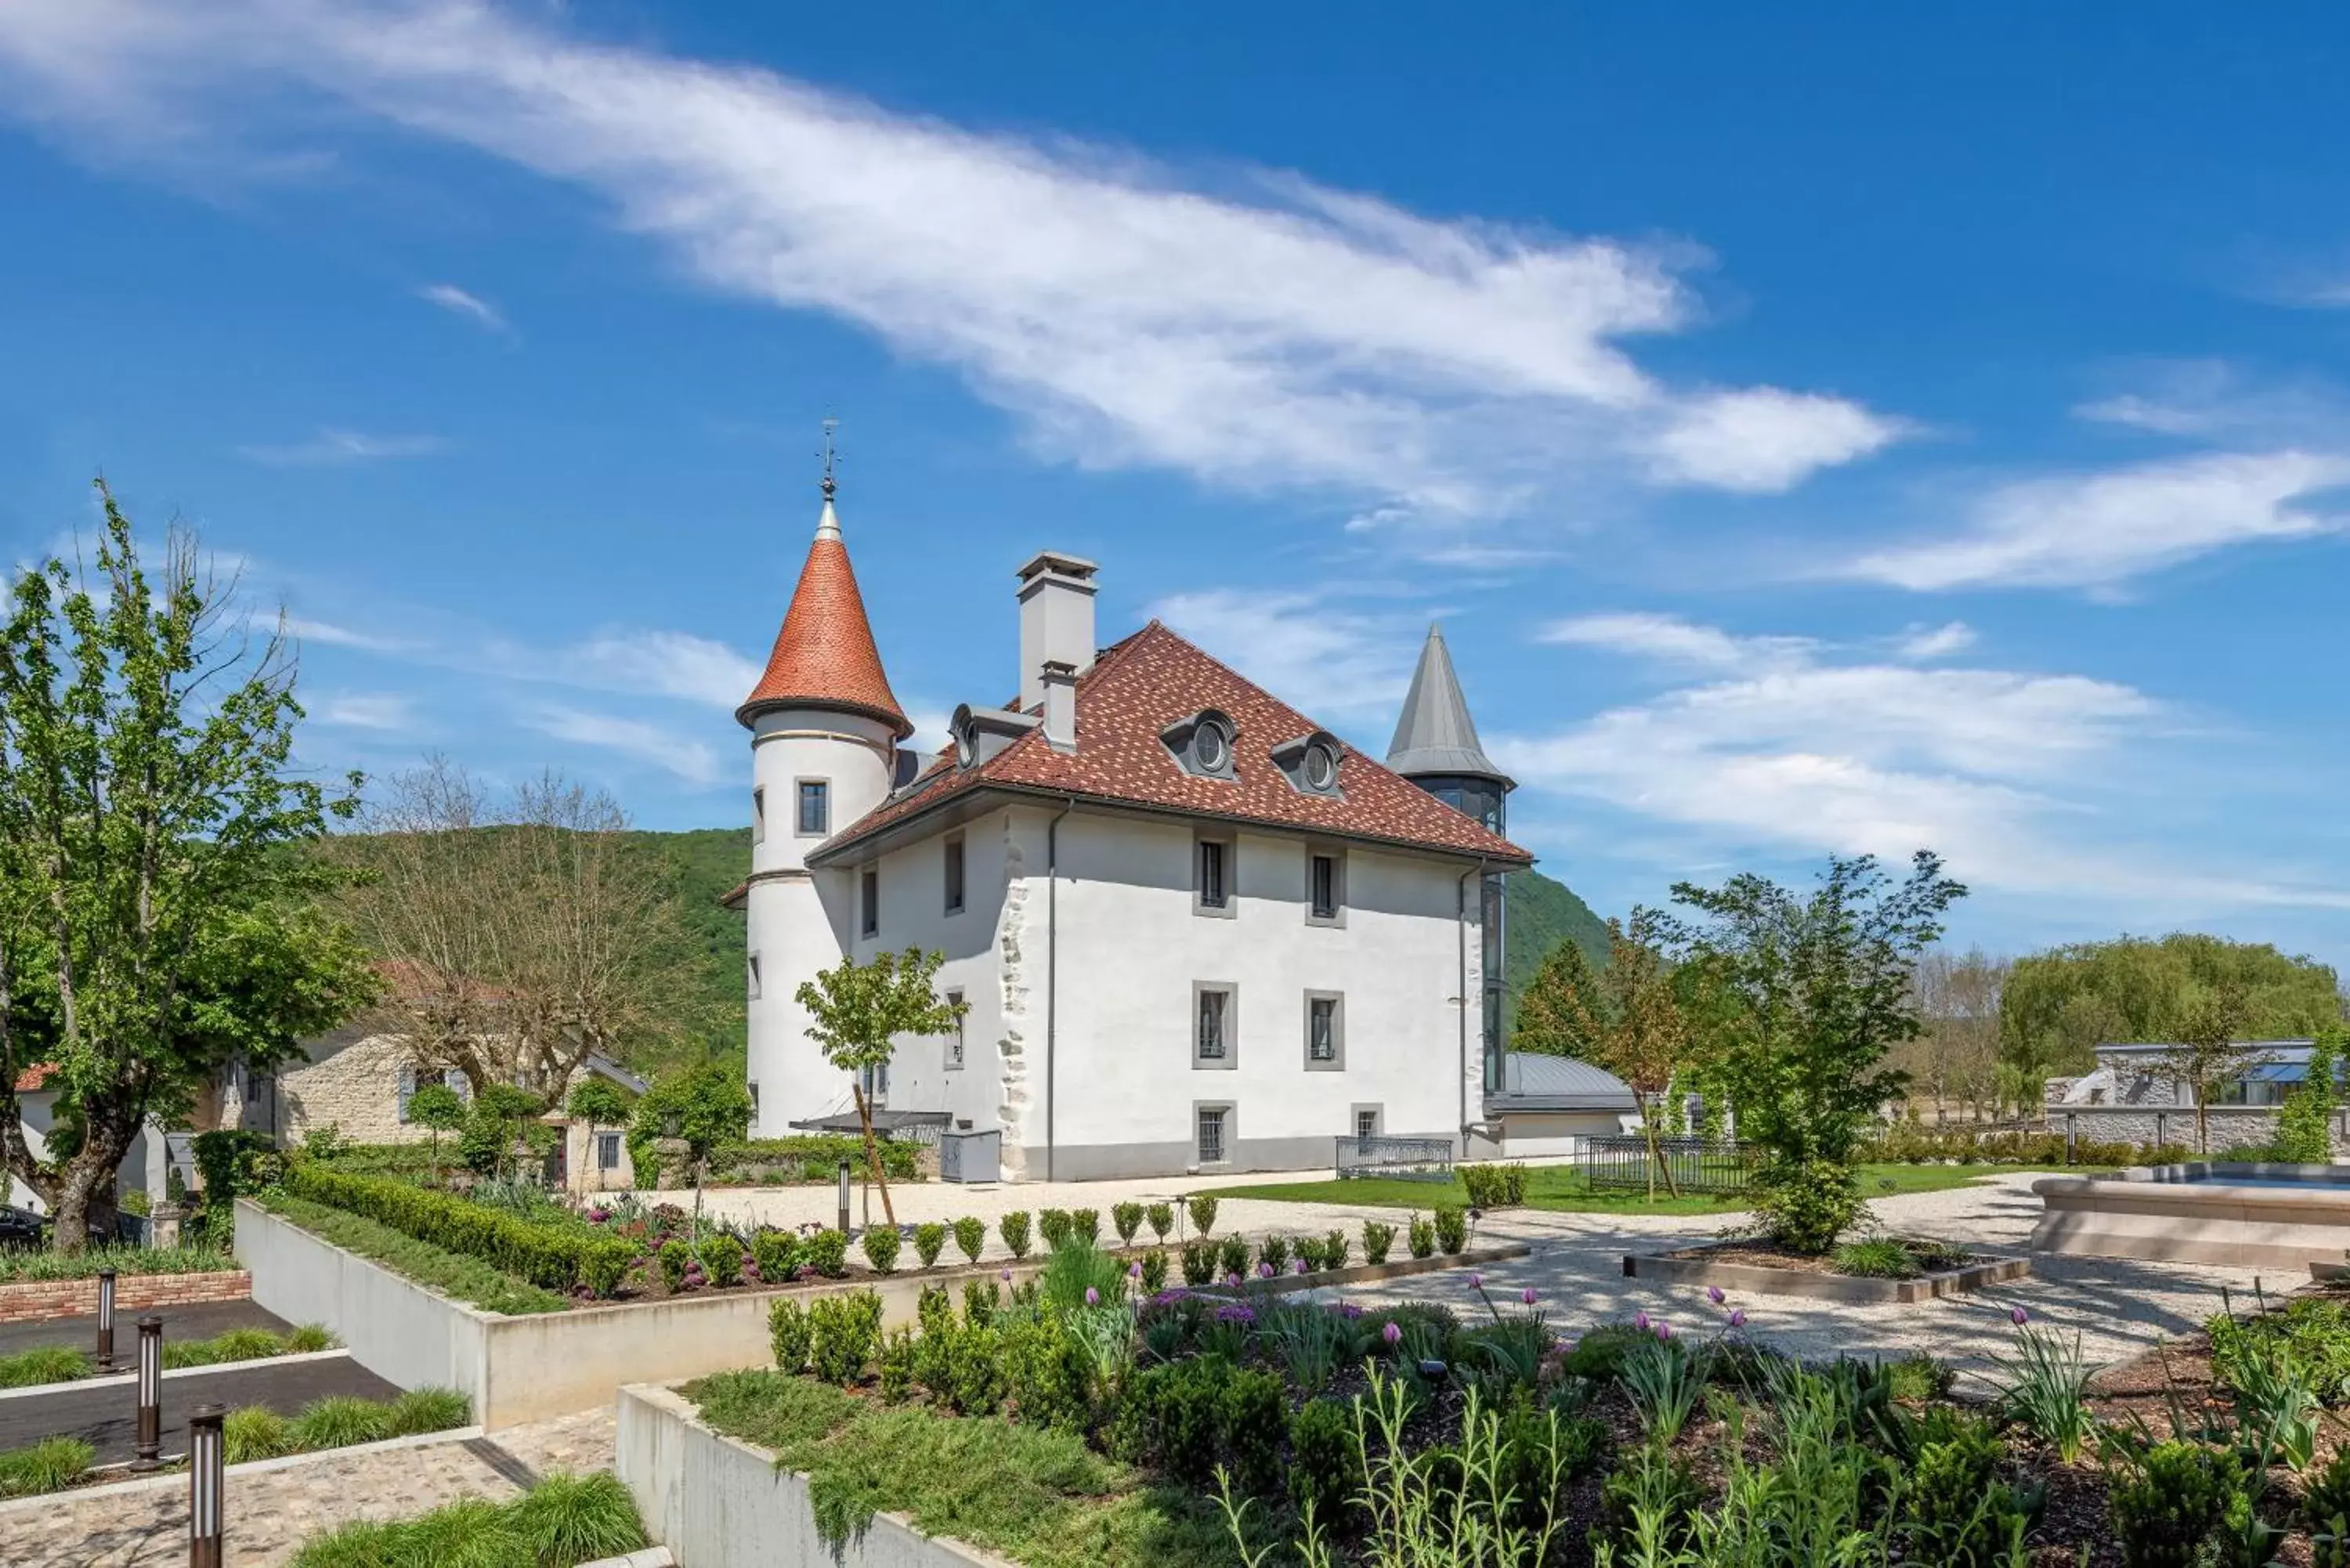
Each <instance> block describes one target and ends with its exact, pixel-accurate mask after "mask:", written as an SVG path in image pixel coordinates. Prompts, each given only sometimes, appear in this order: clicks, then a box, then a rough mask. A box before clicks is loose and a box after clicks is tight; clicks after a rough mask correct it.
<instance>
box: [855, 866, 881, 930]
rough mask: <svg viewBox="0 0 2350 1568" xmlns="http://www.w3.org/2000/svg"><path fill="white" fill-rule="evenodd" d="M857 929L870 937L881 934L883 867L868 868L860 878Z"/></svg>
mask: <svg viewBox="0 0 2350 1568" xmlns="http://www.w3.org/2000/svg"><path fill="white" fill-rule="evenodd" d="M857 880H858V888H859V889H860V890H859V892H858V900H857V901H858V922H857V929H858V930H859V931H860V932H862V933H863V934H864V935H866V936H868V937H878V936H879V935H880V934H881V867H879V866H868V867H866V868H865V871H864V874H863V875H862V876H860V877H858V879H857Z"/></svg>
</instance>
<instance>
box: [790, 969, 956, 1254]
mask: <svg viewBox="0 0 2350 1568" xmlns="http://www.w3.org/2000/svg"><path fill="white" fill-rule="evenodd" d="M944 961H945V955H943V954H941V953H935V952H924V951H923V950H921V949H920V948H908V949H907V950H905V951H904V952H902V953H887V952H885V953H877V954H875V955H874V957H873V961H871V962H870V963H858V961H856V960H855V959H853V958H844V959H842V960H841V961H840V962H839V963H838V964H837V966H836V967H834V968H832V969H827V970H819V971H817V972H816V978H815V979H814V980H812V981H801V982H800V985H799V989H798V991H797V992H795V993H794V994H795V998H796V999H797V1001H798V1002H799V1004H800V1005H801V1006H802V1007H805V1008H806V1009H807V1010H808V1016H809V1017H810V1018H811V1019H813V1020H814V1021H815V1022H814V1023H811V1024H810V1025H809V1026H808V1032H807V1033H808V1038H809V1039H811V1040H813V1041H815V1042H816V1044H817V1045H819V1046H820V1047H822V1048H823V1051H824V1054H825V1059H826V1060H827V1061H828V1062H830V1063H831V1064H833V1065H834V1066H835V1067H837V1068H839V1069H840V1070H841V1071H842V1072H844V1073H847V1075H849V1080H848V1082H849V1090H850V1092H851V1093H852V1094H854V1095H855V1096H857V1119H858V1125H859V1126H860V1127H863V1129H864V1133H865V1168H866V1169H867V1171H868V1172H869V1173H870V1175H871V1177H872V1179H873V1182H874V1185H875V1186H877V1187H879V1188H880V1189H881V1211H882V1212H883V1213H884V1214H886V1215H888V1216H889V1223H890V1224H892V1225H895V1224H896V1223H897V1222H898V1210H897V1209H896V1208H895V1207H894V1206H893V1205H892V1204H891V1203H890V1201H889V1180H888V1179H887V1178H885V1177H884V1176H883V1175H882V1173H881V1154H880V1150H879V1148H877V1147H875V1145H874V1141H873V1106H872V1105H871V1103H870V1102H868V1100H867V1099H866V1097H865V1076H866V1075H867V1074H868V1073H871V1072H874V1071H877V1070H879V1069H880V1068H884V1067H887V1066H888V1065H889V1058H890V1056H891V1055H892V1054H894V1053H895V1052H896V1050H897V1040H898V1036H899V1035H901V1034H915V1035H922V1034H947V1033H952V1032H953V1030H954V1026H955V1024H956V1023H958V1022H960V1021H961V1020H962V1015H963V1012H964V1003H962V1002H959V1001H957V1002H950V1001H948V1000H947V999H946V998H944V997H941V995H939V993H938V991H937V988H936V987H935V985H934V984H933V981H935V980H936V979H937V977H938V972H939V965H940V964H941V963H943V962H944Z"/></svg>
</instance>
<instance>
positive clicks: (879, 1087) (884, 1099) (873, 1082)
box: [858, 1062, 889, 1107]
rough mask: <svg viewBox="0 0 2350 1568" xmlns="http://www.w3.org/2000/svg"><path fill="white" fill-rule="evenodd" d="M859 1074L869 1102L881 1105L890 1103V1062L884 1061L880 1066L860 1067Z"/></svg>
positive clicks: (873, 1104)
mask: <svg viewBox="0 0 2350 1568" xmlns="http://www.w3.org/2000/svg"><path fill="white" fill-rule="evenodd" d="M858 1079H859V1080H860V1081H861V1082H862V1083H863V1084H864V1085H865V1099H866V1103H867V1104H868V1105H871V1106H876V1107H879V1106H885V1105H888V1104H889V1063H887V1062H884V1063H882V1064H881V1065H879V1067H864V1068H860V1069H858Z"/></svg>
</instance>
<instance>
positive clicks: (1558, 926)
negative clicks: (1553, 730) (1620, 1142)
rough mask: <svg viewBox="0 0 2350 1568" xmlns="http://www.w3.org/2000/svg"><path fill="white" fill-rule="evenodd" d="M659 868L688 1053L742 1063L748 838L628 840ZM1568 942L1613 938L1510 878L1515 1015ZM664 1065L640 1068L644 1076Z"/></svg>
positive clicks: (727, 834) (1566, 904)
mask: <svg viewBox="0 0 2350 1568" xmlns="http://www.w3.org/2000/svg"><path fill="white" fill-rule="evenodd" d="M630 837H631V838H632V839H633V840H634V841H635V842H636V843H637V844H638V845H639V846H640V848H641V850H642V852H643V853H644V854H645V855H647V856H649V857H652V858H653V859H654V860H655V861H656V862H658V863H659V866H660V875H661V877H664V878H665V879H666V880H667V881H668V883H669V885H670V887H671V889H672V890H673V896H674V897H675V898H676V900H677V909H678V915H679V921H680V924H681V926H682V927H683V928H684V931H685V934H686V940H683V941H682V942H681V943H680V945H679V947H678V949H677V951H676V952H675V953H674V955H673V956H671V959H670V960H669V961H668V967H669V969H670V971H671V973H673V974H674V975H675V976H676V977H677V1003H678V1006H679V1009H680V1011H681V1012H683V1013H684V1014H685V1017H686V1019H687V1023H688V1027H687V1036H688V1044H687V1045H686V1046H685V1049H686V1050H688V1051H689V1052H690V1051H692V1050H694V1049H696V1048H697V1047H698V1049H699V1050H700V1051H702V1052H703V1053H706V1054H710V1055H712V1056H716V1057H736V1058H739V1057H740V1056H741V1055H742V1053H743V917H742V916H741V915H740V914H739V913H737V912H736V911H734V910H733V909H721V908H720V907H719V904H718V900H719V898H720V897H721V896H722V895H723V894H724V893H725V892H726V890H727V889H728V888H732V887H733V886H734V884H736V883H737V882H740V881H741V880H742V879H743V877H744V876H745V875H746V874H748V872H749V870H750V867H751V830H750V829H749V828H747V827H712V828H703V829H700V830H698V831H695V832H691V833H635V834H631V835H630ZM1562 939H1572V940H1574V941H1575V943H1576V945H1578V946H1579V947H1581V948H1582V949H1583V950H1584V951H1585V952H1586V953H1587V954H1589V955H1590V956H1591V958H1592V959H1593V961H1604V960H1605V958H1606V957H1607V925H1606V923H1605V922H1604V921H1602V920H1601V919H1600V918H1599V917H1598V916H1597V915H1595V914H1593V913H1592V912H1591V908H1590V906H1589V905H1587V904H1586V903H1585V902H1584V901H1583V900H1582V899H1581V898H1576V897H1575V894H1574V892H1573V891H1572V890H1571V889H1569V888H1567V887H1566V886H1565V884H1564V883H1561V882H1555V881H1553V880H1552V879H1551V878H1550V877H1545V876H1544V875H1543V874H1542V873H1541V872H1539V871H1519V872H1513V874H1512V875H1511V877H1510V932H1509V941H1510V950H1509V961H1508V964H1507V965H1506V967H1505V969H1504V971H1503V972H1504V975H1505V978H1506V979H1507V981H1508V984H1509V1002H1508V1011H1509V1012H1510V1014H1511V1015H1512V1016H1514V1015H1515V1012H1516V1008H1517V1000H1518V996H1519V993H1520V992H1523V990H1524V989H1525V986H1526V982H1527V981H1529V980H1531V979H1532V978H1533V977H1534V967H1535V966H1536V965H1537V964H1539V963H1541V962H1542V961H1543V956H1544V954H1546V953H1548V952H1549V951H1550V950H1551V949H1552V948H1553V947H1554V946H1555V945H1556V944H1557V943H1558V942H1559V941H1560V940H1562ZM631 1065H633V1066H636V1067H637V1068H639V1070H640V1071H641V1070H643V1069H645V1068H647V1067H653V1068H658V1067H660V1066H662V1065H664V1064H662V1063H633V1064H631Z"/></svg>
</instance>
